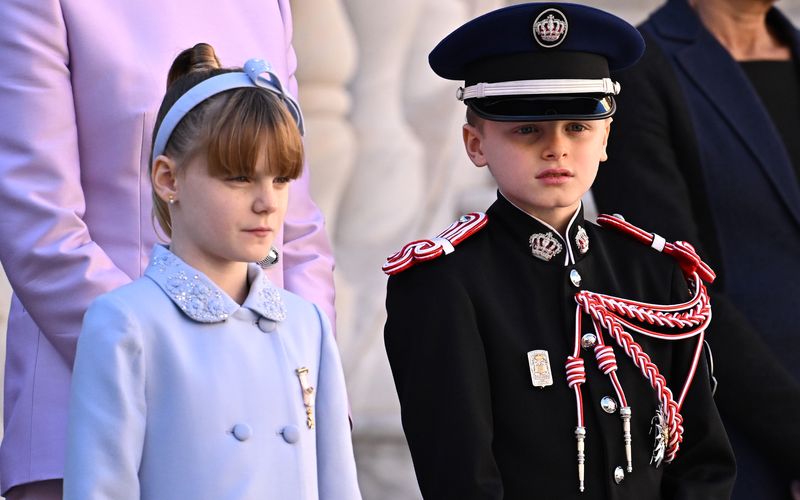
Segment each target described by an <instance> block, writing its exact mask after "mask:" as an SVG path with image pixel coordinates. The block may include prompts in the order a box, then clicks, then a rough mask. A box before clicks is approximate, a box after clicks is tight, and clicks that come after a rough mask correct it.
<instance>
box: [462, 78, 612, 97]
mask: <svg viewBox="0 0 800 500" xmlns="http://www.w3.org/2000/svg"><path fill="white" fill-rule="evenodd" d="M620 89H621V86H620V84H619V83H618V82H615V81H613V80H611V78H602V79H595V80H586V79H569V80H567V79H553V80H516V81H513V82H498V83H483V82H482V83H476V84H475V85H470V86H469V87H466V88H464V87H459V89H458V90H457V91H456V98H458V100H459V101H463V100H466V99H480V98H482V97H498V96H512V95H537V94H543V95H547V94H606V95H609V94H613V95H617V94H619V91H620Z"/></svg>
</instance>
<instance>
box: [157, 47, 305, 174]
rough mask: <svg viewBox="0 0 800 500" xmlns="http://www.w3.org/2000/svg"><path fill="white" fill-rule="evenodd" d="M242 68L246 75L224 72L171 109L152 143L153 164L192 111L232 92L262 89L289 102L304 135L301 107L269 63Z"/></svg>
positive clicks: (252, 61)
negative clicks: (226, 92) (207, 100)
mask: <svg viewBox="0 0 800 500" xmlns="http://www.w3.org/2000/svg"><path fill="white" fill-rule="evenodd" d="M243 69H244V72H240V71H237V72H233V73H223V74H221V75H217V76H212V77H211V78H209V79H207V80H203V81H202V82H200V83H198V84H197V85H195V86H194V87H192V88H191V89H189V90H188V91H187V92H186V93H185V94H183V95H182V96H181V97H180V98H179V99H178V100H177V101H175V104H173V105H172V107H171V108H169V111H168V112H167V114H166V115H165V116H164V119H163V120H162V121H161V126H160V127H159V128H158V134H156V140H155V143H154V144H153V156H152V158H151V159H150V161H151V162H154V161H155V159H156V157H157V156H158V155H160V154H163V153H164V149H165V148H166V147H167V141H169V138H170V136H172V132H173V131H174V130H175V127H177V126H178V123H180V121H181V120H182V119H183V117H184V116H186V114H187V113H188V112H189V111H191V110H192V109H194V107H195V106H197V105H198V104H200V103H201V102H203V101H205V100H206V99H208V98H209V97H211V96H214V95H217V94H219V93H221V92H225V91H226V90H231V89H238V88H243V87H260V88H262V89H264V90H267V91H269V92H272V93H273V94H275V95H277V96H278V97H280V98H281V99H283V102H284V103H286V107H287V108H288V109H289V113H291V114H292V117H294V121H295V122H297V128H299V129H300V134H303V133H304V132H305V130H304V127H303V114H302V112H301V111H300V105H299V104H297V101H295V100H294V99H293V98H292V96H291V95H289V93H288V92H286V91H284V90H283V85H281V81H280V79H279V78H278V76H277V75H275V73H273V72H272V71H271V70H270V66H269V64H268V63H267V62H265V61H263V60H262V59H250V60H248V61H247V62H246V63H244V68H243Z"/></svg>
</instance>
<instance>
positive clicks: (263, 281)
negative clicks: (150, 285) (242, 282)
mask: <svg viewBox="0 0 800 500" xmlns="http://www.w3.org/2000/svg"><path fill="white" fill-rule="evenodd" d="M144 275H145V276H147V277H148V278H150V279H151V280H153V281H154V282H155V283H156V284H157V285H158V286H159V287H160V288H161V289H162V290H163V291H164V293H165V294H167V296H168V297H169V298H170V299H172V301H173V302H174V303H175V305H176V306H178V308H179V309H180V310H181V311H183V313H184V314H186V315H187V316H188V317H190V318H191V319H193V320H195V321H198V322H200V323H218V322H221V321H225V320H226V319H228V317H229V316H230V315H231V314H233V313H234V312H235V311H236V310H237V309H239V308H240V307H246V308H248V309H250V310H252V311H253V312H255V313H256V314H259V315H261V316H264V317H266V318H269V319H271V320H273V321H283V320H285V319H286V305H285V304H284V302H283V299H282V298H281V294H280V291H279V290H278V289H277V288H276V287H275V285H273V284H272V283H271V282H270V281H269V280H268V279H267V277H266V276H265V275H264V272H263V271H262V270H261V268H260V267H259V266H258V265H257V264H254V263H252V264H249V265H248V267H247V277H248V281H250V292H249V293H248V294H247V298H246V299H245V301H244V304H242V305H241V306H240V305H239V304H237V303H236V302H235V301H234V300H233V299H231V298H230V296H228V294H226V293H225V292H223V291H222V290H220V288H219V287H218V286H217V285H215V284H214V282H213V281H211V280H210V279H209V278H208V277H207V276H206V275H204V274H203V273H201V272H200V271H198V270H196V269H194V268H193V267H191V266H190V265H188V264H186V263H185V262H184V261H183V260H181V259H180V257H178V256H177V255H175V254H174V253H172V252H170V251H169V250H168V249H167V248H166V247H165V246H163V245H156V246H155V247H153V254H152V255H151V257H150V265H149V266H147V269H146V270H145V272H144Z"/></svg>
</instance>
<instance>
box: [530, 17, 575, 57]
mask: <svg viewBox="0 0 800 500" xmlns="http://www.w3.org/2000/svg"><path fill="white" fill-rule="evenodd" d="M568 29H569V24H568V23H567V16H565V15H564V13H563V12H561V11H560V10H558V9H547V10H545V11H543V12H542V13H541V14H539V15H538V16H537V17H536V20H535V21H533V38H534V39H535V40H536V42H537V43H538V44H539V45H541V46H542V47H544V48H546V49H550V48H553V47H555V46H557V45H559V44H560V43H561V42H563V41H564V39H565V38H566V36H567V30H568Z"/></svg>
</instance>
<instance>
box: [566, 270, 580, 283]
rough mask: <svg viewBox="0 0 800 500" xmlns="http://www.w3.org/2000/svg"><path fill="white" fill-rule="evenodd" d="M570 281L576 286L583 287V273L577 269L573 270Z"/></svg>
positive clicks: (570, 273)
mask: <svg viewBox="0 0 800 500" xmlns="http://www.w3.org/2000/svg"><path fill="white" fill-rule="evenodd" d="M569 280H570V281H571V282H572V284H573V285H574V286H576V287H579V286H581V273H579V272H578V270H577V269H573V270H572V271H570V272H569Z"/></svg>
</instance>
